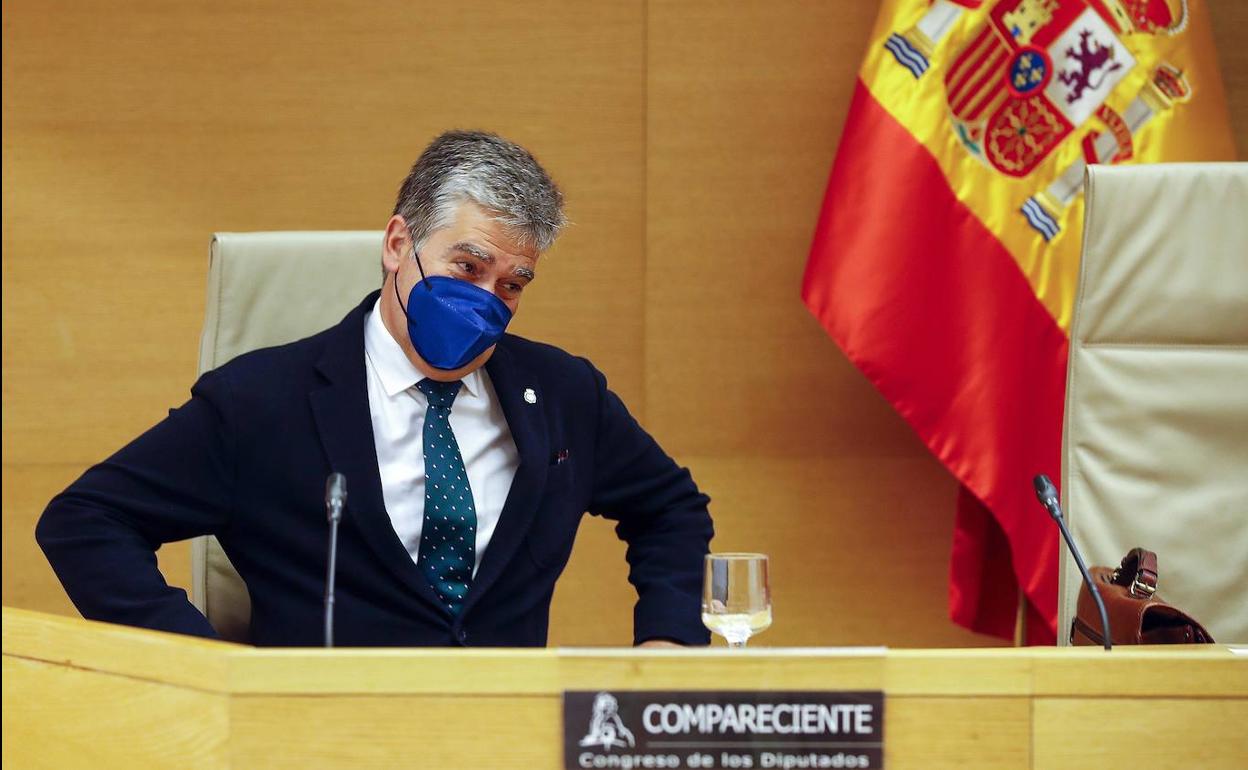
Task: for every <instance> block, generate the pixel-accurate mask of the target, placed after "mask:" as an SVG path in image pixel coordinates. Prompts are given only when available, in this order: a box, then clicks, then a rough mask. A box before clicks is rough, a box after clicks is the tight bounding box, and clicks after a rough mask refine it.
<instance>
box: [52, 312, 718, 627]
mask: <svg viewBox="0 0 1248 770" xmlns="http://www.w3.org/2000/svg"><path fill="white" fill-rule="evenodd" d="M376 297H377V293H376V292H374V293H373V294H372V295H370V296H369V297H368V298H367V299H366V300H365V301H364V302H363V303H362V304H361V305H360V306H359V307H357V308H356V309H355V310H353V311H352V312H351V313H350V314H349V315H348V316H347V317H346V318H345V319H344V320H343V321H342V322H341V323H340V324H338V325H337V326H334V327H332V328H330V329H328V330H326V331H324V332H322V333H320V334H317V335H315V336H313V337H309V338H307V339H304V340H300V341H298V342H294V343H291V344H289V345H283V346H280V347H275V348H268V349H265V350H259V351H255V352H252V353H248V354H246V355H243V356H240V357H238V358H236V359H234V360H233V361H231V362H229V363H227V364H225V365H224V366H222V367H220V368H218V369H216V370H214V371H212V372H209V373H207V374H205V375H204V376H203V377H202V378H200V380H199V381H198V382H197V383H196V384H195V386H194V387H193V388H192V390H191V396H192V397H191V399H190V401H188V402H187V403H186V404H184V405H183V406H182V407H180V408H178V409H174V410H172V411H171V412H170V413H169V417H168V418H166V419H165V420H163V421H162V422H160V423H159V424H158V425H156V426H155V427H153V428H152V429H151V430H149V431H148V432H146V433H144V434H143V435H142V436H140V437H139V438H138V439H136V440H135V441H133V442H132V443H131V444H130V445H128V446H126V447H125V448H124V449H122V450H121V451H119V452H117V454H115V455H113V456H112V457H111V458H109V459H108V460H106V461H105V462H103V463H101V464H99V465H97V466H95V467H93V468H91V469H90V470H88V471H87V472H86V473H85V474H84V475H83V476H82V477H81V478H79V479H78V480H77V481H76V482H74V483H73V485H71V486H70V487H69V488H68V489H67V490H65V491H64V492H63V493H61V494H60V495H58V496H57V497H56V498H55V499H53V500H52V502H51V503H50V504H49V505H48V508H47V510H46V511H45V512H44V514H43V517H42V518H41V519H40V521H39V525H38V528H37V531H36V536H37V539H38V541H39V544H40V546H41V547H42V548H43V550H44V553H45V554H46V555H47V557H48V560H49V561H50V562H51V564H52V567H53V568H54V569H55V571H56V573H57V576H58V577H59V578H60V579H61V582H62V584H63V585H64V586H65V589H66V591H67V592H68V594H69V596H70V598H71V599H72V600H73V602H74V604H75V605H76V606H77V607H78V609H79V611H80V612H81V613H82V614H83V616H84V617H87V618H92V619H99V620H107V621H111V622H115V623H125V624H129V625H135V626H143V627H147V628H155V629H161V630H167V631H176V632H181V633H188V634H197V635H201V636H213V635H215V634H214V631H213V629H212V627H211V626H210V625H209V624H208V622H207V620H206V619H205V618H204V616H203V615H201V614H200V613H199V612H198V611H197V610H196V609H195V608H194V607H193V606H192V605H191V604H190V603H189V602H188V601H187V598H186V594H185V592H183V591H182V590H180V589H176V588H172V587H170V586H168V585H167V584H166V583H165V581H164V579H163V578H162V576H161V574H160V572H159V571H158V569H157V566H156V557H155V550H156V549H157V548H158V547H159V546H160V544H162V543H168V542H171V541H176V540H184V539H186V538H190V537H193V536H196V535H203V534H215V535H216V536H217V537H218V538H219V539H220V541H221V545H222V547H223V548H224V549H225V551H226V553H227V555H228V556H229V557H230V560H231V561H232V562H233V564H234V566H235V567H236V568H237V569H238V572H239V574H240V575H241V576H242V577H243V580H244V581H245V582H246V584H247V587H248V591H249V592H250V594H251V601H252V622H251V633H252V641H253V642H254V643H256V644H260V645H316V644H321V643H322V641H323V639H322V634H323V621H322V608H323V600H324V588H325V586H324V583H325V563H326V534H327V530H328V524H327V522H326V516H325V504H324V490H325V478H326V476H327V475H328V474H329V473H331V472H333V471H338V472H341V473H343V474H345V475H346V477H347V485H348V492H349V496H348V501H347V511H346V514H345V516H344V518H343V522H342V525H341V530H340V544H339V557H338V575H337V597H336V603H335V621H336V622H335V642H336V643H337V644H339V645H342V646H364V645H403V646H407V645H440V646H447V645H473V646H475V645H487V646H488V645H496V646H512V645H515V646H527V645H543V644H545V642H546V632H547V626H548V622H549V610H550V601H551V595H552V592H553V591H554V588H555V580H556V578H558V577H559V574H560V573H561V572H562V571H563V568H564V566H565V565H566V563H567V561H568V557H569V555H570V554H571V551H572V541H573V539H574V536H575V534H576V530H577V526H578V524H579V523H580V520H581V516H582V514H583V512H585V511H589V512H591V513H595V514H599V515H601V516H604V517H606V518H608V519H612V520H614V521H616V522H617V524H616V531H617V533H618V534H619V536H620V537H621V538H622V539H623V540H625V541H626V542H627V543H628V549H627V558H628V562H629V568H630V575H629V580H630V582H631V583H632V584H633V585H634V586H635V587H636V589H637V593H638V602H637V605H636V607H635V610H634V636H635V638H634V641H636V642H640V641H643V640H645V639H650V638H666V639H672V640H676V641H680V642H684V643H688V644H702V643H706V642H707V641H709V636H708V634H707V631H706V630H705V628H703V626H702V624H701V621H700V592H701V574H702V558H703V555H704V554H705V553H706V551H707V547H708V543H709V541H710V538H711V535H712V530H711V520H710V517H709V515H708V513H707V509H706V506H707V503H708V499H707V497H706V496H704V495H702V494H701V493H699V491H698V489H697V487H696V486H695V485H694V483H693V481H692V479H691V478H690V476H689V473H688V471H686V470H685V469H683V468H680V467H678V466H677V465H676V463H674V462H673V461H672V459H671V458H670V457H668V456H667V455H666V454H665V453H664V452H663V450H662V449H660V448H659V446H658V444H656V443H655V442H654V440H653V439H652V438H651V437H650V436H649V435H647V434H646V432H645V431H644V430H642V428H641V427H640V426H639V425H638V424H637V423H636V421H635V420H633V418H632V417H631V416H630V415H629V414H628V411H627V410H626V409H625V407H624V405H623V404H622V403H621V402H620V400H619V399H618V398H617V397H616V396H615V395H614V394H613V393H612V392H611V391H609V390H608V389H607V385H606V380H605V379H604V377H603V376H602V374H601V373H599V372H598V371H597V370H596V369H594V367H593V366H592V365H591V364H590V363H589V362H588V361H586V360H585V359H583V358H576V357H574V356H571V355H569V354H567V353H565V352H563V351H561V350H558V349H557V348H554V347H551V346H549V345H542V344H539V343H535V342H530V341H528V340H525V339H522V338H520V337H515V336H511V335H507V336H505V337H503V339H502V340H501V341H500V342H499V343H498V346H497V348H496V349H495V351H494V355H493V356H492V357H491V358H490V361H489V363H488V364H486V371H487V372H488V373H489V375H490V379H491V381H492V382H493V385H494V390H495V392H496V393H497V394H498V398H499V400H500V402H501V405H502V409H503V413H504V415H505V416H506V418H507V424H508V426H509V428H510V430H511V434H512V437H513V439H514V440H515V443H516V449H517V450H518V452H519V456H520V465H519V468H518V469H517V471H516V476H515V480H514V481H513V483H512V487H511V492H510V494H509V495H508V497H507V501H506V504H505V506H504V508H503V511H502V515H501V518H500V520H499V523H498V526H497V529H496V530H495V532H494V535H493V538H492V539H491V541H490V545H489V548H488V549H487V550H486V552H485V554H484V556H483V558H482V561H481V565H480V567H479V569H478V572H477V575H476V577H475V579H474V580H473V582H472V586H471V588H470V590H469V593H468V595H467V597H466V599H465V602H464V606H463V610H462V612H461V613H460V614H459V615H458V616H457V617H453V616H452V615H451V614H450V613H449V612H448V611H447V610H446V609H445V608H444V606H443V605H442V603H441V602H440V601H439V600H438V598H437V596H436V595H435V594H434V592H433V589H432V587H431V586H430V585H429V583H428V581H427V579H426V578H425V576H424V574H423V573H422V572H421V571H420V569H419V568H418V567H417V566H416V564H415V563H414V562H413V561H412V558H411V557H410V556H409V554H408V552H407V550H406V549H405V548H404V547H403V545H402V543H401V542H400V540H399V538H398V536H397V535H396V534H395V532H394V529H393V527H392V526H391V523H390V518H389V516H388V514H387V513H386V510H385V505H384V502H383V499H382V491H381V480H380V476H379V474H378V469H377V456H376V450H375V448H374V443H373V434H372V423H371V419H370V415H369V405H368V392H367V388H366V383H365V376H366V373H365V362H364V361H365V359H364V319H365V316H366V314H367V312H368V311H369V310H370V309H371V308H372V307H373V304H374V302H375V300H376ZM528 388H531V389H532V390H533V391H534V393H535V394H536V395H537V400H536V403H529V402H528V401H527V400H526V399H525V398H524V391H525V390H526V389H528Z"/></svg>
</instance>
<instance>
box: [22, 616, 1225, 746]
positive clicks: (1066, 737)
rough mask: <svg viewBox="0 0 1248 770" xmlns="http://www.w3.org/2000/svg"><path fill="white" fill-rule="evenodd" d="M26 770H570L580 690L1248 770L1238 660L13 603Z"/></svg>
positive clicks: (987, 742)
mask: <svg viewBox="0 0 1248 770" xmlns="http://www.w3.org/2000/svg"><path fill="white" fill-rule="evenodd" d="M3 687H4V704H3V706H4V708H3V722H4V734H3V739H4V749H3V760H4V765H5V767H6V768H8V767H11V768H37V767H52V768H73V767H91V768H100V767H124V768H149V767H150V768H155V767H173V768H188V767H195V768H200V767H203V768H227V767H228V768H252V767H263V768H283V767H291V768H321V767H327V768H332V767H353V768H355V767H386V768H392V767H428V768H460V767H465V768H466V767H482V768H512V767H515V768H524V769H525V770H540V769H542V768H558V767H561V766H562V764H561V763H562V726H561V700H560V697H561V694H562V692H563V690H565V689H568V690H598V689H603V690H627V689H656V690H658V689H665V690H673V689H676V690H678V689H694V690H696V689H732V690H753V689H758V690H818V689H834V690H883V691H884V692H885V694H886V706H885V728H884V734H885V766H886V767H888V768H890V769H891V770H900V769H901V768H942V767H958V768H993V770H1000V769H1001V768H1033V767H1034V768H1062V769H1063V770H1066V769H1068V768H1069V769H1074V768H1084V767H1086V768H1104V767H1110V766H1114V765H1118V764H1123V763H1126V764H1130V765H1131V766H1140V767H1149V768H1166V767H1175V768H1178V767H1184V768H1188V767H1200V768H1243V767H1245V766H1248V658H1245V657H1243V656H1238V655H1234V654H1233V653H1232V652H1231V651H1230V650H1228V649H1227V648H1225V647H1216V646H1213V647H1185V648H1174V647H1169V648H1134V649H1120V650H1115V651H1114V652H1111V653H1108V654H1106V653H1105V652H1103V651H1101V650H1099V649H1097V648H1078V649H1053V648H1035V649H1031V648H1027V649H986V650H883V649H867V650H836V649H786V648H775V649H768V648H766V647H756V648H753V649H749V650H745V651H735V650H726V649H710V650H707V649H699V650H671V651H668V650H646V651H638V650H632V649H608V648H603V649H543V650H443V649H433V650H425V649H339V650H319V649H256V648H251V647H245V646H241V645H235V644H229V643H225V642H213V641H206V640H199V639H191V638H187V637H182V636H176V635H172V634H162V633H156V632H150V631H143V630H138V629H132V628H126V627H122V626H114V625H109V624H104V623H94V622H89V621H84V620H79V619H74V618H64V617H59V616H51V615H45V614H42V613H36V612H29V611H24V610H17V609H11V608H5V609H4V669H3Z"/></svg>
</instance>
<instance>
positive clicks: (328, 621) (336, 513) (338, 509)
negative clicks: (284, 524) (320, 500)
mask: <svg viewBox="0 0 1248 770" xmlns="http://www.w3.org/2000/svg"><path fill="white" fill-rule="evenodd" d="M346 503H347V477H346V476H343V475H342V474H341V473H331V474H329V478H327V479H325V511H326V513H327V514H328V515H329V564H328V568H327V570H326V574H325V646H326V647H333V646H334V574H335V572H337V566H338V522H339V521H342V508H343V506H344V505H346Z"/></svg>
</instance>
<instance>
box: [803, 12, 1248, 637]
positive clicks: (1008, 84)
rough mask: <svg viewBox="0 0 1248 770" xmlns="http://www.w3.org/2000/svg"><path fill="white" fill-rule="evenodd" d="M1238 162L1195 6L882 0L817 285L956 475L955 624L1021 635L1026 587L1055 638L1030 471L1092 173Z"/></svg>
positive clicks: (1049, 549) (809, 291) (839, 159)
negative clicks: (1018, 624) (1017, 626)
mask: <svg viewBox="0 0 1248 770" xmlns="http://www.w3.org/2000/svg"><path fill="white" fill-rule="evenodd" d="M1234 155H1235V152H1234V145H1233V141H1232V139H1231V134H1230V127H1229V121H1228V119H1227V114H1226V107H1225V102H1224V98H1223V95H1222V84H1221V79H1220V77H1219V75H1218V69H1217V63H1216V58H1215V56H1214V50H1213V39H1212V35H1211V34H1210V30H1209V19H1208V15H1207V13H1206V11H1205V9H1204V7H1203V4H1202V3H1201V2H1200V0H934V1H928V0H884V2H883V4H882V8H881V11H880V16H879V19H878V20H877V22H876V26H875V30H874V32H873V33H872V36H871V41H870V44H869V47H868V49H867V55H866V59H865V61H864V62H863V64H862V69H861V70H860V71H859V75H858V84H857V88H856V90H855V94H854V98H853V102H852V104H851V106H850V110H849V116H848V118H847V120H846V123H845V130H844V133H843V135H842V137H841V143H840V147H839V149H838V151H837V156H836V161H835V163H834V164H833V167H832V175H831V179H830V180H829V182H828V189H827V194H826V195H825V197H824V202H823V210H822V213H821V215H820V220H819V226H818V229H817V231H816V233H815V238H814V244H813V245H812V247H811V253H810V261H809V263H808V265H807V268H806V276H805V279H804V281H803V286H802V297H803V299H804V300H805V302H806V304H807V306H808V307H809V308H810V310H811V312H813V313H814V314H815V316H816V317H817V318H818V319H819V321H820V322H821V323H822V324H823V325H824V327H825V328H826V329H827V330H828V333H829V334H831V335H832V337H833V338H834V339H835V340H836V341H837V343H838V344H839V345H840V346H841V348H842V349H843V350H844V351H845V353H846V355H848V356H849V358H850V359H851V360H852V361H853V362H854V363H855V364H856V365H857V366H858V367H859V368H860V369H862V371H863V372H864V373H865V374H866V375H867V376H868V377H869V378H870V379H871V380H872V381H873V382H874V383H875V385H876V386H877V387H878V388H879V389H880V391H881V392H882V393H883V394H884V395H885V396H886V397H887V398H888V399H889V400H890V401H891V402H892V403H893V405H894V407H895V408H896V409H897V410H898V412H900V413H901V414H902V416H904V417H905V418H906V420H908V421H909V422H910V424H911V425H912V426H913V427H914V429H915V430H916V431H917V432H918V434H919V435H920V436H921V437H922V439H923V440H924V442H926V444H927V445H928V447H929V448H930V449H931V450H932V452H934V453H935V454H936V456H937V457H939V458H940V459H941V461H942V462H944V464H945V465H946V466H947V467H948V468H949V470H950V471H951V472H952V473H953V474H954V475H955V476H956V477H957V478H958V480H959V481H960V482H961V483H962V494H961V496H960V499H959V502H958V524H957V531H956V532H955V534H954V546H953V559H952V566H951V570H950V586H949V601H950V613H951V615H952V617H953V619H954V620H955V621H957V622H958V623H961V624H962V625H965V626H968V627H970V628H972V629H975V630H978V631H982V632H986V633H992V634H996V635H999V636H1005V637H1009V636H1010V635H1011V634H1012V633H1013V630H1014V622H1015V611H1016V607H1017V600H1018V595H1019V594H1018V591H1019V588H1020V587H1021V588H1022V591H1023V595H1024V596H1025V597H1026V601H1027V603H1028V612H1029V616H1030V617H1031V618H1033V619H1034V622H1031V623H1029V624H1028V628H1029V641H1031V642H1033V643H1045V642H1050V643H1051V642H1052V641H1053V639H1054V627H1055V624H1056V615H1057V564H1058V542H1057V533H1056V530H1055V529H1054V528H1053V523H1052V521H1051V520H1050V519H1049V518H1048V516H1047V515H1045V513H1044V511H1043V510H1042V509H1040V508H1039V506H1038V505H1037V503H1036V501H1035V498H1034V496H1033V493H1032V487H1031V478H1032V476H1033V475H1035V474H1037V473H1047V474H1048V475H1049V476H1051V477H1052V478H1058V477H1059V473H1058V471H1059V465H1060V452H1061V440H1062V436H1061V431H1062V408H1063V402H1064V392H1065V384H1066V352H1067V333H1068V331H1069V326H1070V319H1071V310H1072V306H1073V300H1074V293H1075V284H1076V276H1077V271H1078V265H1079V252H1080V240H1081V232H1080V229H1081V226H1082V221H1083V201H1082V183H1083V173H1084V169H1085V167H1086V165H1087V164H1089V163H1153V162H1159V161H1203V160H1232V159H1234ZM1158 203H1159V204H1161V203H1163V202H1162V201H1159V202H1158ZM1162 214H1163V212H1159V215H1162ZM1132 545H1135V544H1133V543H1124V544H1123V547H1124V549H1125V548H1127V547H1130V546H1132Z"/></svg>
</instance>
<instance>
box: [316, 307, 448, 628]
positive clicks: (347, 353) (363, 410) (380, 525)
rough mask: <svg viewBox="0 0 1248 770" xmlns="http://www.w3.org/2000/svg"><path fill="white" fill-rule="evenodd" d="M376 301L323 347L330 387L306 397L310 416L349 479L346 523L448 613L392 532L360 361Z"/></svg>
mask: <svg viewBox="0 0 1248 770" xmlns="http://www.w3.org/2000/svg"><path fill="white" fill-rule="evenodd" d="M376 300H377V294H376V292H374V293H373V294H371V295H369V297H368V298H367V299H366V300H365V301H364V303H363V304H362V305H360V307H358V308H356V309H355V311H353V312H352V313H351V314H350V315H348V316H347V318H346V319H345V320H344V321H343V322H342V323H341V324H339V326H338V329H337V330H336V331H337V333H336V334H335V335H334V336H333V337H332V338H331V339H330V340H329V342H328V343H327V345H326V348H325V352H324V354H323V355H322V357H321V360H320V361H318V362H317V370H318V371H319V372H320V373H321V374H322V375H324V376H325V377H326V378H327V379H328V380H329V384H328V385H326V386H325V387H324V388H321V389H319V390H314V391H312V392H311V393H310V394H309V399H310V401H311V405H312V414H313V416H314V418H315V420H316V428H317V431H318V432H319V433H320V437H321V444H322V446H323V447H324V448H325V453H326V454H327V455H328V456H329V462H330V467H331V468H333V470H334V471H337V472H338V473H341V474H343V475H344V476H346V477H347V512H346V516H345V517H344V524H345V525H346V526H354V527H355V528H356V529H357V530H358V531H359V532H360V535H361V536H362V537H363V539H364V542H366V543H367V544H368V546H369V547H370V548H371V549H372V550H373V551H374V552H375V553H376V554H377V557H378V558H379V559H380V561H381V563H382V564H384V565H386V567H388V568H389V569H390V571H391V572H393V573H394V575H395V577H397V578H398V579H399V580H400V581H402V582H403V584H404V585H406V586H408V587H409V588H411V589H412V590H413V591H414V592H415V593H417V594H419V595H420V596H421V597H422V598H424V599H425V600H426V601H428V603H429V604H431V605H432V606H433V607H435V608H436V609H438V610H439V611H440V612H441V613H442V614H446V609H445V607H444V605H443V604H442V602H441V601H440V600H439V599H438V597H437V595H436V594H435V593H434V591H433V587H432V586H430V585H429V581H428V580H427V579H426V578H425V576H424V574H423V573H422V572H421V571H420V569H419V568H418V567H417V566H416V564H415V562H413V561H412V557H411V555H410V554H408V552H407V549H406V548H404V547H403V543H402V541H400V540H399V536H398V535H397V534H396V533H395V531H394V525H393V524H392V523H391V521H390V515H389V514H388V513H387V512H386V505H385V498H384V496H383V495H382V491H381V473H380V471H379V470H378V467H377V448H376V445H375V444H374V442H373V422H372V414H371V412H370V409H369V405H368V384H367V382H366V381H365V377H366V372H365V363H364V318H365V315H366V314H367V313H368V311H369V310H370V309H371V308H372V307H373V304H374V303H375V302H376ZM348 520H349V521H348Z"/></svg>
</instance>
